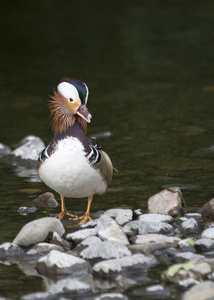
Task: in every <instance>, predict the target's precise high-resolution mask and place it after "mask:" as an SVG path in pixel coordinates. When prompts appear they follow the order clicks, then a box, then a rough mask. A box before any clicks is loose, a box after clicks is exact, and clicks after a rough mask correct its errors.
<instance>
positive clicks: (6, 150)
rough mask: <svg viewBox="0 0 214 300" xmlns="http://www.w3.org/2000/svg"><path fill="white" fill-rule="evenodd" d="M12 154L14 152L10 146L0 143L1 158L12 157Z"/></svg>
mask: <svg viewBox="0 0 214 300" xmlns="http://www.w3.org/2000/svg"><path fill="white" fill-rule="evenodd" d="M11 152H12V151H11V149H10V148H9V147H8V146H6V145H4V144H2V143H0V157H3V156H7V155H10V154H11Z"/></svg>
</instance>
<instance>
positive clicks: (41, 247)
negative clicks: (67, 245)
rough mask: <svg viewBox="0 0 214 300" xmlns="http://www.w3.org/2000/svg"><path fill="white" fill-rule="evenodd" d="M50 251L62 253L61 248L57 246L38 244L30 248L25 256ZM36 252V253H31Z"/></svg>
mask: <svg viewBox="0 0 214 300" xmlns="http://www.w3.org/2000/svg"><path fill="white" fill-rule="evenodd" d="M52 250H57V251H61V252H63V251H64V249H63V247H61V246H59V245H54V244H49V243H38V244H36V245H35V246H34V247H32V248H31V249H30V250H29V251H28V252H27V254H34V253H49V252H50V251H52ZM33 251H36V252H33Z"/></svg>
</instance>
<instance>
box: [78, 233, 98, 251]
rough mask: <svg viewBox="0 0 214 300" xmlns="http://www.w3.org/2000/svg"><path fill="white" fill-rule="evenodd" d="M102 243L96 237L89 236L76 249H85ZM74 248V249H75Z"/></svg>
mask: <svg viewBox="0 0 214 300" xmlns="http://www.w3.org/2000/svg"><path fill="white" fill-rule="evenodd" d="M100 243H102V241H101V240H100V239H99V238H98V237H97V236H89V237H87V238H86V239H85V240H83V241H82V242H81V243H79V244H78V246H77V248H81V247H82V249H83V248H86V247H88V246H92V245H96V244H100ZM77 248H76V249H77Z"/></svg>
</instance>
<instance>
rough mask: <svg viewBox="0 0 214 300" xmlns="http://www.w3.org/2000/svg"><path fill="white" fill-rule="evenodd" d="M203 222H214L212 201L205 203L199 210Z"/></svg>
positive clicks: (213, 200)
mask: <svg viewBox="0 0 214 300" xmlns="http://www.w3.org/2000/svg"><path fill="white" fill-rule="evenodd" d="M200 213H201V216H202V219H203V221H204V222H213V221H214V199H211V200H210V201H208V202H207V203H205V204H204V205H203V206H202V208H201V210H200Z"/></svg>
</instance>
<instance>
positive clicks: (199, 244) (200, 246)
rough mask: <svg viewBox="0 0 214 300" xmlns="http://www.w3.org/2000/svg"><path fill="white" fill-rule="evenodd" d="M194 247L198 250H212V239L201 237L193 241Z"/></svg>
mask: <svg viewBox="0 0 214 300" xmlns="http://www.w3.org/2000/svg"><path fill="white" fill-rule="evenodd" d="M195 248H196V249H197V250H198V251H199V252H208V251H212V250H214V240H211V239H207V238H202V239H199V240H197V241H195Z"/></svg>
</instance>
